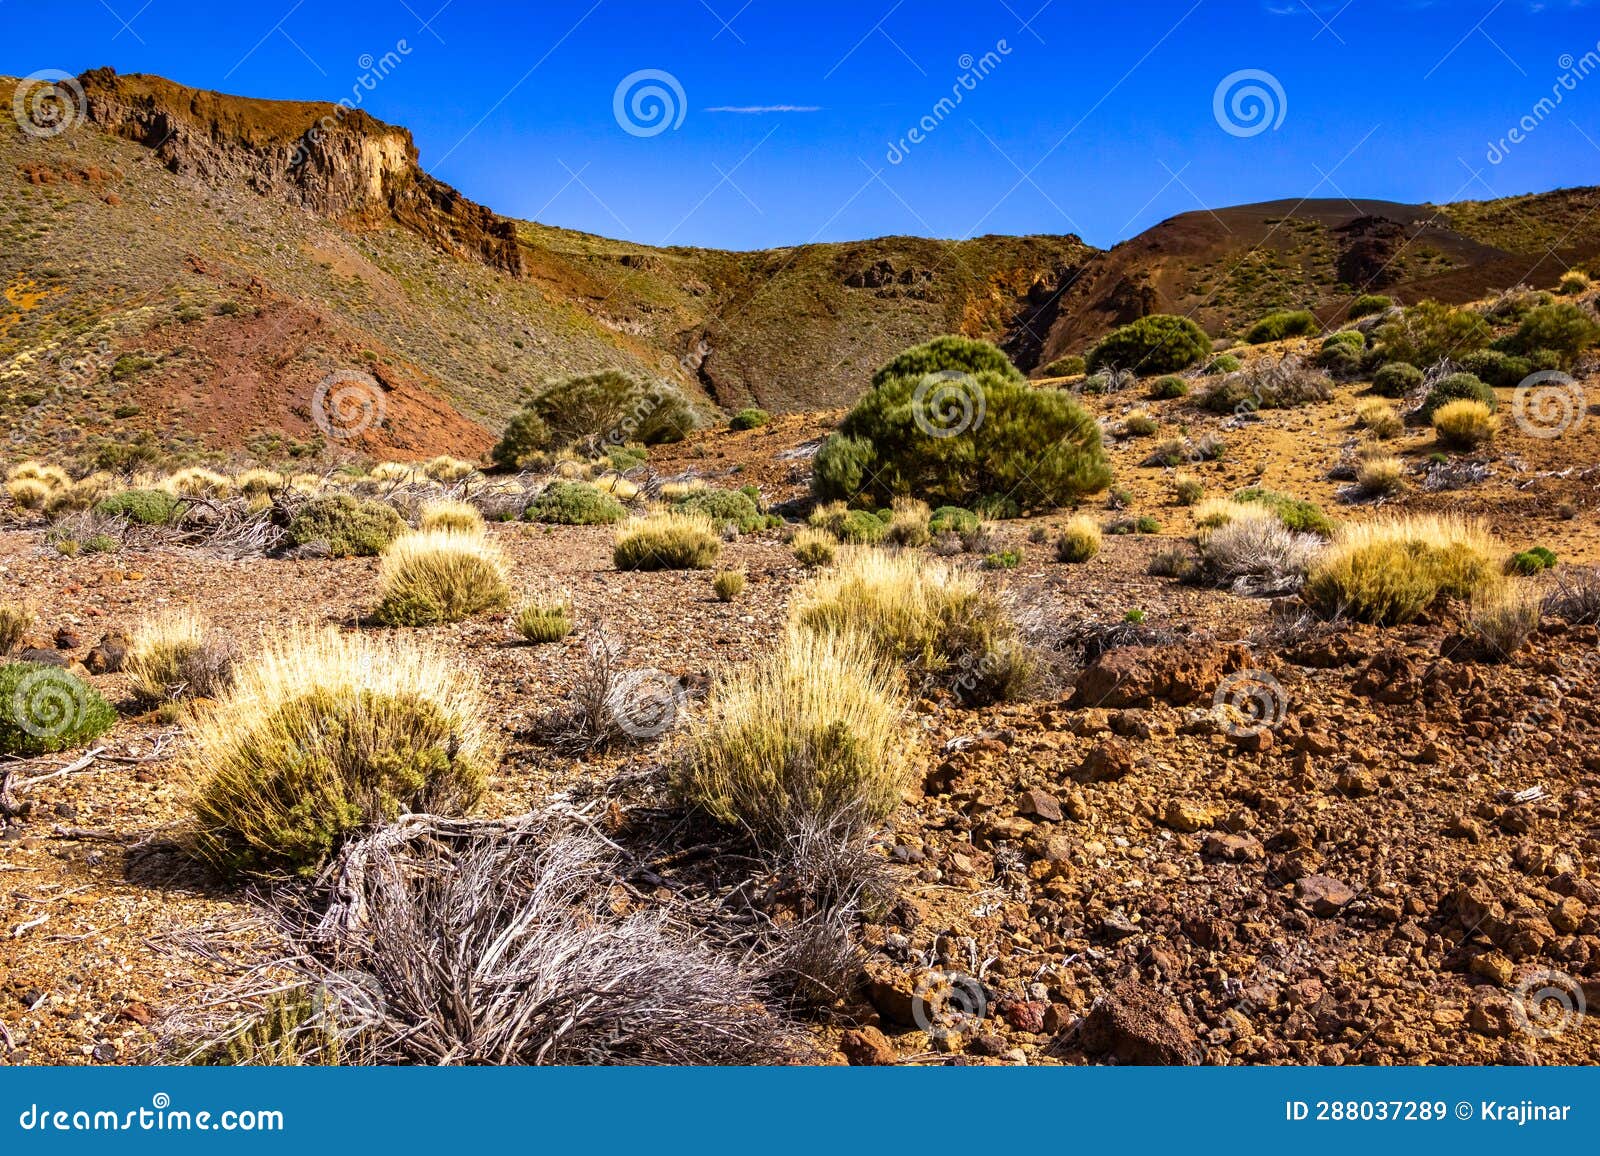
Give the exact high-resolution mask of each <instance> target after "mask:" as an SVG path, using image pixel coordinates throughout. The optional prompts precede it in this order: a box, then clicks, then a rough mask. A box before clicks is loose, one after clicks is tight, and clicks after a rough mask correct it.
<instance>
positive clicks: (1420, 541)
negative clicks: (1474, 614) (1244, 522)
mask: <svg viewBox="0 0 1600 1156" xmlns="http://www.w3.org/2000/svg"><path fill="white" fill-rule="evenodd" d="M1503 554H1504V550H1503V549H1501V547H1500V545H1499V544H1498V543H1497V542H1496V541H1495V540H1494V538H1493V537H1492V536H1491V535H1490V534H1489V532H1488V530H1487V529H1486V528H1485V527H1484V526H1483V525H1482V524H1481V523H1479V522H1473V521H1466V520H1464V519H1461V518H1456V517H1433V516H1411V517H1397V518H1387V519H1383V520H1380V521H1374V522H1363V523H1359V524H1356V525H1346V526H1343V527H1341V528H1340V530H1339V532H1338V533H1337V534H1336V535H1335V537H1334V540H1333V542H1332V543H1331V544H1330V545H1329V546H1328V547H1327V549H1325V550H1324V551H1323V553H1322V554H1321V555H1320V556H1319V557H1318V558H1317V560H1316V561H1315V563H1314V564H1313V565H1312V567H1311V572H1310V574H1309V575H1308V576H1307V579H1306V587H1305V593H1306V598H1307V600H1308V601H1309V602H1310V603H1311V604H1312V605H1313V606H1315V607H1316V608H1318V609H1319V610H1320V611H1321V612H1323V613H1324V614H1348V615H1350V616H1351V617H1354V618H1359V619H1361V620H1362V621H1365V622H1374V623H1378V624H1380V625H1393V624H1395V623H1402V622H1409V621H1411V620H1412V619H1414V618H1416V616H1417V615H1419V614H1421V613H1422V612H1423V611H1424V610H1426V609H1427V608H1428V607H1430V606H1432V605H1433V603H1434V602H1435V601H1436V600H1437V599H1438V598H1440V597H1444V596H1449V597H1454V598H1471V597H1473V596H1475V595H1481V594H1484V593H1486V592H1488V591H1489V590H1490V589H1491V588H1492V587H1493V586H1495V585H1496V584H1498V583H1499V582H1500V580H1501V578H1500V565H1499V559H1500V557H1501V555H1503Z"/></svg>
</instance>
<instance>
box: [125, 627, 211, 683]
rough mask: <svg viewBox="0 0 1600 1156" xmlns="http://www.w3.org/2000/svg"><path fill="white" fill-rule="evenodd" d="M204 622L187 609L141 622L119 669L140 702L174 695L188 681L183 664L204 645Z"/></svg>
mask: <svg viewBox="0 0 1600 1156" xmlns="http://www.w3.org/2000/svg"><path fill="white" fill-rule="evenodd" d="M205 640H206V624H205V622H204V621H203V620H202V619H201V618H200V617H199V616H198V615H196V614H193V613H192V612H190V611H187V610H180V611H174V612H169V613H167V614H163V615H160V616H159V617H156V618H152V619H149V620H147V621H145V622H143V623H141V624H140V625H139V627H138V629H137V630H135V631H134V632H133V641H132V643H131V645H130V646H129V647H128V654H127V657H126V658H125V659H124V660H123V664H122V670H123V673H125V674H126V675H127V676H128V681H129V682H130V683H131V684H132V686H133V693H134V694H135V695H137V696H138V697H139V699H140V700H141V701H142V702H146V703H156V702H165V701H166V700H168V699H170V698H176V697H177V696H178V695H179V694H180V693H181V692H182V691H183V690H184V688H185V687H184V684H185V683H186V682H187V681H188V680H187V677H186V675H185V673H184V667H185V665H186V664H187V663H188V662H189V660H190V659H192V658H193V657H194V656H195V655H196V654H198V653H199V652H200V649H201V647H203V646H204V645H205Z"/></svg>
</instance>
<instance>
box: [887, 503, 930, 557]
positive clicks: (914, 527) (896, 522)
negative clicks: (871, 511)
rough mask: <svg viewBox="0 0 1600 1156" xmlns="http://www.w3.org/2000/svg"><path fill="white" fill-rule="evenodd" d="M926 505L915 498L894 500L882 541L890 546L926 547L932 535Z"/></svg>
mask: <svg viewBox="0 0 1600 1156" xmlns="http://www.w3.org/2000/svg"><path fill="white" fill-rule="evenodd" d="M931 516H932V515H931V513H930V511H929V510H928V503H927V502H923V501H919V500H918V499H916V498H896V499H895V500H894V505H893V506H892V507H891V511H890V516H889V532H888V533H887V534H885V535H884V538H883V540H884V541H885V542H887V543H888V544H889V545H891V546H926V545H927V544H928V542H929V540H930V539H931V537H932V535H931V534H930V532H929V530H928V520H929V518H930V517H931Z"/></svg>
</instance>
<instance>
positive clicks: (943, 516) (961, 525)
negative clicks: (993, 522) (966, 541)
mask: <svg viewBox="0 0 1600 1156" xmlns="http://www.w3.org/2000/svg"><path fill="white" fill-rule="evenodd" d="M979 521H980V519H979V517H978V515H977V514H974V513H973V512H972V511H971V510H967V509H963V508H962V507H960V506H940V507H939V508H938V509H937V510H935V511H934V512H933V514H932V515H931V516H930V517H929V518H928V532H929V533H930V534H933V535H939V534H970V533H972V531H974V530H976V529H977V528H978V522H979Z"/></svg>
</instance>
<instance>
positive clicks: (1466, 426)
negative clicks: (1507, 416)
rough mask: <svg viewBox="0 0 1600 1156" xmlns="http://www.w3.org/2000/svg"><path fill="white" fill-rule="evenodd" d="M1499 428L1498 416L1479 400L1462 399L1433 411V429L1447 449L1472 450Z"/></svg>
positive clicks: (1491, 439)
mask: <svg viewBox="0 0 1600 1156" xmlns="http://www.w3.org/2000/svg"><path fill="white" fill-rule="evenodd" d="M1499 431H1500V419H1499V418H1497V417H1495V415H1494V414H1493V413H1491V412H1489V407H1488V406H1486V405H1484V404H1483V402H1481V401H1473V400H1471V399H1470V398H1462V399H1461V400H1459V401H1452V402H1448V403H1447V404H1445V405H1442V406H1440V407H1439V408H1438V409H1436V410H1434V411H1433V432H1434V433H1435V434H1437V435H1438V437H1439V440H1440V441H1441V442H1443V443H1444V444H1445V445H1447V446H1449V447H1450V448H1451V449H1457V450H1472V449H1476V448H1477V447H1478V446H1481V445H1483V444H1485V443H1486V442H1490V441H1493V440H1494V435H1495V434H1496V433H1498V432H1499Z"/></svg>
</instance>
